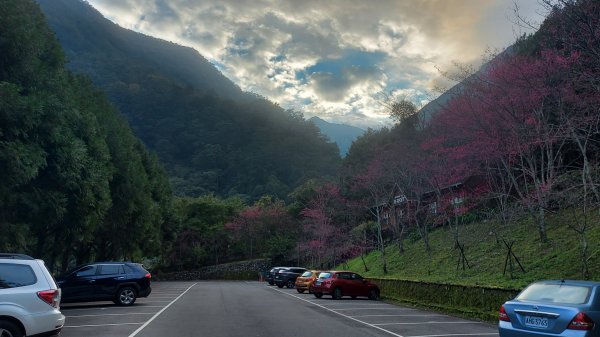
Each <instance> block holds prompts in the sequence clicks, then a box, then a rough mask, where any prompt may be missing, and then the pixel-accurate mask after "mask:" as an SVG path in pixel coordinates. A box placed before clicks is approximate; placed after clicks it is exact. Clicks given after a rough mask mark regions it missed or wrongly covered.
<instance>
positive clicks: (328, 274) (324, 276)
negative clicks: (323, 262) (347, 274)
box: [319, 273, 331, 278]
mask: <svg viewBox="0 0 600 337" xmlns="http://www.w3.org/2000/svg"><path fill="white" fill-rule="evenodd" d="M330 277H331V273H321V274H319V278H330Z"/></svg>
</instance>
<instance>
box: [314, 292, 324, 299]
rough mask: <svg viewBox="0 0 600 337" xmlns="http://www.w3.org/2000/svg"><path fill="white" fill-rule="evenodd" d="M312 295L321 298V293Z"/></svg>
mask: <svg viewBox="0 0 600 337" xmlns="http://www.w3.org/2000/svg"><path fill="white" fill-rule="evenodd" d="M313 295H315V297H316V298H321V297H323V293H314V294H313Z"/></svg>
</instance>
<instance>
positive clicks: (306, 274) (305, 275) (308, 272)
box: [302, 271, 312, 277]
mask: <svg viewBox="0 0 600 337" xmlns="http://www.w3.org/2000/svg"><path fill="white" fill-rule="evenodd" d="M310 276H312V271H305V272H304V274H302V277H310Z"/></svg>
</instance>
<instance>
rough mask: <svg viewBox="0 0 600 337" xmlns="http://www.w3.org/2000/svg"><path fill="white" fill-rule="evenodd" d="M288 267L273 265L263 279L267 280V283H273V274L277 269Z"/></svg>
mask: <svg viewBox="0 0 600 337" xmlns="http://www.w3.org/2000/svg"><path fill="white" fill-rule="evenodd" d="M286 268H288V267H273V268H271V270H269V271H268V272H267V277H265V281H267V282H268V283H269V285H274V284H275V274H277V272H278V271H280V270H281V269H286Z"/></svg>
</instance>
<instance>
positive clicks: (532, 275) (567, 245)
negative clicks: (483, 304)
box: [339, 211, 600, 289]
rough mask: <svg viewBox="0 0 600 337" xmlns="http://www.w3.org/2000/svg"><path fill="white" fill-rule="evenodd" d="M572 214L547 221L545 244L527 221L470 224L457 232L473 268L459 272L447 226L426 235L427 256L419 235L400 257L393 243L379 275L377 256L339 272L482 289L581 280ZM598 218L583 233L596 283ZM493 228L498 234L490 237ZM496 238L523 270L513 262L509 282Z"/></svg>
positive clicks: (504, 252)
mask: <svg viewBox="0 0 600 337" xmlns="http://www.w3.org/2000/svg"><path fill="white" fill-rule="evenodd" d="M572 219H573V214H572V212H571V214H569V212H568V211H567V212H563V213H562V214H555V215H551V216H548V218H547V234H548V242H546V243H540V240H539V235H538V231H537V227H536V226H535V225H533V223H532V221H531V218H529V217H524V218H522V219H521V220H520V221H518V222H516V223H515V224H513V225H511V226H510V227H507V226H500V225H498V223H496V222H494V221H487V222H480V223H472V224H469V225H464V226H462V227H461V228H460V240H461V242H462V243H464V245H465V254H466V257H467V259H468V262H469V264H470V265H471V268H467V269H466V270H464V271H463V270H462V267H461V268H460V269H458V270H457V262H458V259H459V250H457V249H453V233H452V232H451V231H450V230H449V229H448V228H438V229H435V230H433V231H431V232H430V242H431V247H432V249H431V255H430V257H428V254H427V252H426V250H425V248H424V245H423V242H422V240H421V239H420V238H419V237H418V235H417V234H416V233H415V234H411V235H409V237H408V238H407V239H406V241H405V251H404V253H402V254H400V253H399V250H398V248H397V246H396V245H390V246H388V247H387V249H386V253H387V259H388V271H389V272H388V274H384V273H383V268H382V263H381V258H380V254H379V252H372V253H371V254H369V255H368V256H367V257H366V258H365V261H366V264H367V266H368V268H369V271H368V272H365V271H364V266H363V263H362V261H361V259H360V258H357V259H354V260H351V261H348V262H347V263H346V264H344V265H342V266H339V267H340V268H348V269H351V270H353V271H356V272H359V273H361V274H363V275H365V276H366V277H381V278H394V279H403V280H413V281H425V282H438V283H451V284H460V285H482V286H492V287H502V288H513V289H520V288H523V287H524V286H526V285H527V284H529V283H531V282H533V281H536V280H544V279H582V278H583V277H582V262H581V257H580V256H581V241H580V237H579V236H578V234H577V233H576V232H575V231H574V230H573V229H570V228H569V227H568V226H567V225H566V224H567V223H568V221H572ZM598 220H600V217H599V216H598V215H595V219H594V221H590V223H591V224H593V225H592V226H590V228H589V230H588V233H587V236H586V237H587V241H588V247H589V254H592V256H591V258H590V259H589V262H588V263H589V271H590V279H592V280H598V281H600V254H598V251H599V250H600V226H598V225H597V224H598V223H599V221H598ZM494 230H495V232H496V233H497V235H494ZM497 238H501V239H504V240H506V241H507V242H514V246H513V250H514V252H515V254H516V255H517V257H518V258H519V261H520V262H521V264H522V265H523V266H524V268H525V270H526V272H525V273H523V272H521V271H520V270H519V269H518V266H517V265H516V263H514V266H515V269H514V273H513V277H512V278H511V277H510V275H509V272H508V270H507V272H506V275H503V270H504V265H505V261H506V256H507V252H508V250H507V248H506V247H505V245H504V243H502V241H501V240H500V241H497Z"/></svg>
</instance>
